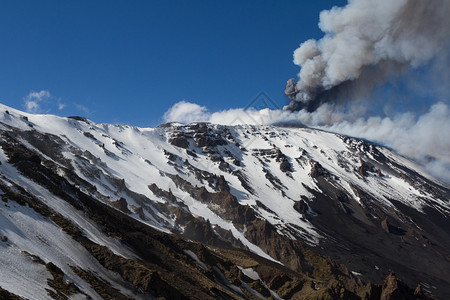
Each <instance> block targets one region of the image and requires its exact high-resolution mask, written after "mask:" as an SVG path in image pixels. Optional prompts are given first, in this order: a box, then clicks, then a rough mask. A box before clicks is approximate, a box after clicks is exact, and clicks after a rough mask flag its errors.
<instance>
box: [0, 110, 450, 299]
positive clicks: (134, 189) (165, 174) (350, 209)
mask: <svg viewBox="0 0 450 300" xmlns="http://www.w3.org/2000/svg"><path fill="white" fill-rule="evenodd" d="M0 134H1V135H0V145H1V147H2V149H1V151H0V162H1V165H0V174H2V175H3V179H2V182H1V185H2V186H1V188H2V191H3V194H4V195H7V194H8V193H12V192H15V193H19V194H21V195H22V196H23V195H24V194H25V195H28V196H26V197H31V196H32V197H33V199H36V200H38V201H39V203H41V205H42V206H45V207H48V209H49V210H51V211H54V212H57V213H59V214H61V217H62V218H64V219H67V220H69V221H70V222H71V223H73V224H76V225H77V226H78V227H79V228H81V230H82V237H83V242H81V244H82V245H83V246H80V245H79V244H80V241H78V240H77V238H75V240H74V236H73V235H72V236H71V235H70V234H68V233H67V232H66V231H61V230H60V227H61V226H59V225H58V224H57V225H58V226H57V225H55V224H54V223H55V221H54V220H53V219H50V220H49V219H48V218H46V216H44V218H43V217H42V216H40V215H39V213H38V212H36V210H35V209H33V207H30V205H28V206H27V205H25V206H21V205H20V204H9V202H7V203H4V204H3V207H1V208H2V210H0V213H1V215H0V217H1V219H0V222H1V223H0V224H1V225H2V226H1V228H0V235H3V236H6V237H7V241H6V242H4V243H3V244H0V246H1V248H0V250H1V251H2V258H1V259H2V265H5V266H8V268H5V269H4V271H0V273H1V278H2V279H0V286H1V287H2V288H5V289H6V290H9V291H14V292H16V293H17V294H19V295H21V296H25V297H29V298H34V297H33V295H36V297H37V298H41V297H40V296H42V297H44V296H45V295H48V292H47V291H46V290H45V288H48V287H45V286H42V285H39V284H37V282H38V281H40V282H42V281H43V280H44V279H45V278H47V277H48V271H46V270H45V267H44V266H43V265H39V264H37V265H36V264H30V263H29V262H30V260H31V261H32V260H33V259H30V257H32V258H33V257H34V256H33V255H35V256H37V257H39V258H40V259H41V260H42V261H43V262H46V263H47V262H52V263H53V264H55V265H57V266H58V267H59V268H60V269H61V270H62V272H63V273H64V279H69V280H70V282H75V284H76V286H77V287H78V288H79V289H80V290H82V291H83V292H84V293H86V294H89V295H91V296H92V295H94V296H93V297H95V296H98V294H97V295H96V294H95V293H98V291H95V289H94V288H93V285H89V284H87V283H86V281H83V280H78V279H79V278H81V275H80V274H82V271H80V270H91V271H92V272H95V274H96V276H97V277H99V278H103V279H104V280H106V281H107V282H109V283H110V286H111V288H113V289H117V290H119V291H120V293H122V294H123V295H128V296H130V297H139V290H137V291H136V289H133V288H130V287H128V289H127V288H126V287H127V284H126V283H124V282H123V281H128V282H129V280H127V279H126V276H125V277H124V275H123V274H121V273H120V272H117V271H115V270H114V269H111V268H109V269H108V267H105V265H102V263H99V260H98V257H95V255H92V251H91V252H90V251H89V249H92V247H91V246H87V247H86V245H85V244H90V243H94V244H95V245H97V246H98V247H100V246H104V247H106V248H107V249H109V250H110V251H111V253H113V254H114V255H116V256H120V257H122V258H124V259H129V260H130V261H136V260H139V259H142V254H141V255H139V254H137V253H136V251H135V250H133V249H135V247H134V248H133V247H131V249H129V247H125V246H124V243H123V240H126V239H127V238H126V237H125V236H126V235H124V236H120V239H119V240H121V241H122V242H120V241H118V239H117V238H118V237H117V236H115V235H117V234H118V233H117V231H115V230H116V229H114V230H111V229H110V230H108V229H107V228H105V226H103V227H102V226H99V224H102V223H101V221H99V220H98V218H100V217H99V216H98V215H97V214H94V217H92V215H91V216H90V218H87V217H86V214H88V215H89V214H92V211H91V210H94V211H95V209H94V208H92V207H90V206H89V205H88V204H87V203H91V202H92V201H95V202H96V203H97V202H98V203H99V204H98V205H103V206H101V207H102V208H106V207H111V208H115V209H117V210H115V209H113V210H112V211H116V213H118V214H120V215H124V218H127V219H126V220H128V221H127V222H135V223H136V224H142V226H145V225H148V226H150V227H152V228H154V229H157V230H158V232H165V233H168V234H169V235H166V236H174V237H175V236H178V235H182V236H184V237H186V238H189V239H192V240H196V241H199V242H202V243H206V244H208V245H211V246H220V247H225V248H242V249H247V250H248V251H250V252H252V253H255V254H257V255H259V256H260V257H262V258H265V259H267V260H268V261H273V262H274V263H275V265H278V266H280V267H283V268H284V267H287V268H289V269H290V270H292V271H294V272H302V273H306V274H308V276H313V275H314V276H317V274H314V271H313V270H314V264H313V263H312V262H311V261H312V260H311V258H310V257H308V253H310V252H309V251H311V250H313V251H314V252H318V253H320V254H321V255H324V256H329V257H331V259H333V260H334V261H336V262H337V263H339V264H344V265H346V266H348V268H349V270H346V271H343V274H345V273H347V276H349V277H350V278H352V277H353V278H355V277H357V279H362V280H363V281H366V282H367V281H373V282H380V281H381V280H382V279H383V278H385V277H386V276H387V275H388V274H389V273H390V272H391V271H392V270H395V271H396V272H397V275H398V276H399V277H400V278H403V279H404V280H405V281H406V282H407V283H408V284H410V285H417V284H418V283H420V284H421V285H422V288H423V289H424V290H425V292H427V293H432V294H434V295H437V296H443V295H444V296H448V295H450V289H449V286H450V281H449V279H448V278H450V253H449V250H448V249H450V225H449V222H448V220H449V219H448V218H449V216H450V202H449V195H450V191H449V187H448V186H447V185H445V184H443V183H441V182H439V181H437V180H436V179H434V178H432V177H431V176H429V175H427V174H426V173H424V171H423V170H422V169H421V168H420V167H419V166H417V165H416V164H414V163H413V162H411V161H409V160H407V159H405V158H404V157H401V156H399V155H397V154H395V153H394V152H392V151H390V150H389V149H386V148H383V147H381V146H378V145H375V144H371V143H369V142H366V141H362V140H358V139H354V138H349V137H345V136H340V135H336V134H333V133H327V132H323V131H318V130H314V129H309V128H282V127H276V126H246V125H242V126H220V125H213V124H204V123H196V124H189V125H181V124H165V125H162V126H159V127H158V128H136V127H131V126H126V125H108V124H95V123H93V122H91V121H89V120H87V119H84V118H80V117H69V118H61V117H56V116H51V115H31V114H26V113H23V112H20V111H17V110H14V109H11V108H9V107H6V106H0ZM21 189H23V191H22V192H21ZM30 195H31V196H30ZM80 195H84V196H80ZM80 197H81V198H83V197H87V198H88V199H91V200H86V199H85V200H84V202H83V200H80ZM2 198H5V197H3V196H2ZM6 198H8V197H6ZM89 201H91V202H89ZM96 205H97V204H96ZM96 207H97V206H96ZM86 209H87V210H88V211H90V212H88V213H86ZM41 218H43V219H42V220H41ZM130 220H133V221H130ZM135 223H133V224H135ZM133 226H135V225H133ZM136 226H137V225H136ZM145 228H148V227H145ZM117 230H119V229H117ZM148 230H150V229H148ZM109 231H110V232H109ZM113 233H114V234H113ZM161 234H163V233H161ZM84 239H85V240H84ZM86 240H87V241H86ZM128 242H129V243H131V244H133V243H134V242H133V241H128ZM83 243H84V244H83ZM7 244H8V246H7ZM42 244H43V245H42ZM36 245H39V246H36ZM45 245H48V246H47V248H49V249H47V248H46V246H45ZM54 245H58V246H57V247H55V246H54ZM134 246H136V245H134ZM90 247H91V248H90ZM184 250H186V251H187V252H184V253H185V254H186V253H187V254H186V255H188V256H189V257H191V258H192V259H193V260H194V262H196V263H197V266H200V268H201V267H202V263H203V262H202V261H201V260H200V259H198V257H197V256H196V255H197V254H195V253H194V252H192V250H189V249H184ZM23 251H27V253H31V254H30V255H31V256H27V255H23V253H24V252H23ZM189 251H190V252H189ZM178 255H179V254H178ZM83 257H88V259H84V258H83ZM80 258H83V259H80ZM11 261H13V262H17V263H10V262H11ZM268 261H267V262H268ZM27 262H28V263H27ZM16 264H17V265H16ZM17 266H23V267H20V268H18V267H17ZM70 266H72V267H70ZM208 266H209V265H208ZM22 268H23V269H24V270H28V272H27V271H25V272H22V271H19V270H22ZM211 268H213V267H211ZM77 272H78V273H77ZM161 272H162V271H161ZM219 272H224V270H219ZM249 272H250V271H249ZM30 273H33V274H36V276H33V280H36V284H34V285H32V286H33V288H30V289H28V290H27V291H24V292H23V293H21V292H19V291H18V290H20V288H18V286H19V285H20V282H25V281H27V280H28V279H29V276H28V274H30ZM216 273H217V272H216ZM316 273H317V272H316ZM6 274H11V275H8V276H7V275H6ZM118 274H119V275H120V276H119V275H118ZM252 274H253V273H252ZM253 275H254V274H253ZM3 278H5V279H3ZM77 278H78V279H77ZM313 278H314V277H313ZM44 281H45V280H44ZM216 281H217V280H216ZM261 282H264V284H267V283H268V280H267V279H266V280H265V281H264V280H262V281H261ZM234 284H235V283H234ZM355 284H356V285H358V283H355ZM222 285H223V281H222ZM124 287H125V288H124ZM222 288H223V287H222ZM237 289H239V287H237ZM241 289H244V290H245V288H242V287H241ZM224 290H226V291H228V292H229V288H228V289H226V288H225V289H224ZM247 292H248V291H247ZM255 292H256V291H255ZM272 292H273V291H272ZM153 293H154V294H155V291H153ZM78 294H79V295H81V294H82V293H78ZM156 294H158V293H156ZM250 294H251V295H253V296H254V295H255V293H253V294H252V293H250ZM37 295H39V296H37ZM141 296H142V295H141Z"/></svg>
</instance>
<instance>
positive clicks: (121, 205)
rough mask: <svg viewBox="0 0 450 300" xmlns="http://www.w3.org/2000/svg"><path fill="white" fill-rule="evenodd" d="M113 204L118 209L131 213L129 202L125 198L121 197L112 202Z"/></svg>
mask: <svg viewBox="0 0 450 300" xmlns="http://www.w3.org/2000/svg"><path fill="white" fill-rule="evenodd" d="M111 205H112V206H114V207H115V208H117V209H120V210H121V211H123V212H124V213H126V214H129V213H131V211H130V210H129V209H128V202H127V200H125V198H120V199H119V200H117V201H113V202H111Z"/></svg>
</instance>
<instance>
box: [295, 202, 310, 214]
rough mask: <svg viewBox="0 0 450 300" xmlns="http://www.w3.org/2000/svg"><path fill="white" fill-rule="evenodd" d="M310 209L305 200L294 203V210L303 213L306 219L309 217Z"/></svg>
mask: <svg viewBox="0 0 450 300" xmlns="http://www.w3.org/2000/svg"><path fill="white" fill-rule="evenodd" d="M308 208H309V206H308V203H306V202H305V200H303V199H302V200H300V201H297V202H295V203H294V209H295V210H296V211H298V212H299V213H301V214H302V215H303V217H304V218H306V216H307V213H306V212H307V211H308Z"/></svg>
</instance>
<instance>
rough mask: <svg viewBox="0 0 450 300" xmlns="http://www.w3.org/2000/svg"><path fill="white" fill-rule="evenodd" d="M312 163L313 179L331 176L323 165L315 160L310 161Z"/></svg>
mask: <svg viewBox="0 0 450 300" xmlns="http://www.w3.org/2000/svg"><path fill="white" fill-rule="evenodd" d="M310 163H311V172H310V174H311V177H312V178H316V179H317V178H319V177H321V176H328V175H329V173H328V171H327V170H326V169H325V168H324V167H322V165H321V164H320V163H319V162H317V161H314V160H310Z"/></svg>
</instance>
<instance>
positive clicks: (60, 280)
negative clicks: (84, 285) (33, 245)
mask: <svg viewBox="0 0 450 300" xmlns="http://www.w3.org/2000/svg"><path fill="white" fill-rule="evenodd" d="M45 267H46V268H47V271H49V272H50V274H52V276H53V279H47V283H48V285H49V286H50V287H51V288H52V289H53V290H51V289H45V290H46V291H47V293H48V294H49V295H50V297H52V298H53V299H57V300H66V299H69V297H70V296H71V295H74V294H76V293H80V289H79V288H78V287H77V286H76V285H75V284H74V283H73V282H72V281H69V280H64V272H63V271H62V270H61V269H60V268H58V266H56V265H55V264H53V263H52V262H48V263H47V264H46V265H45Z"/></svg>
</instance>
